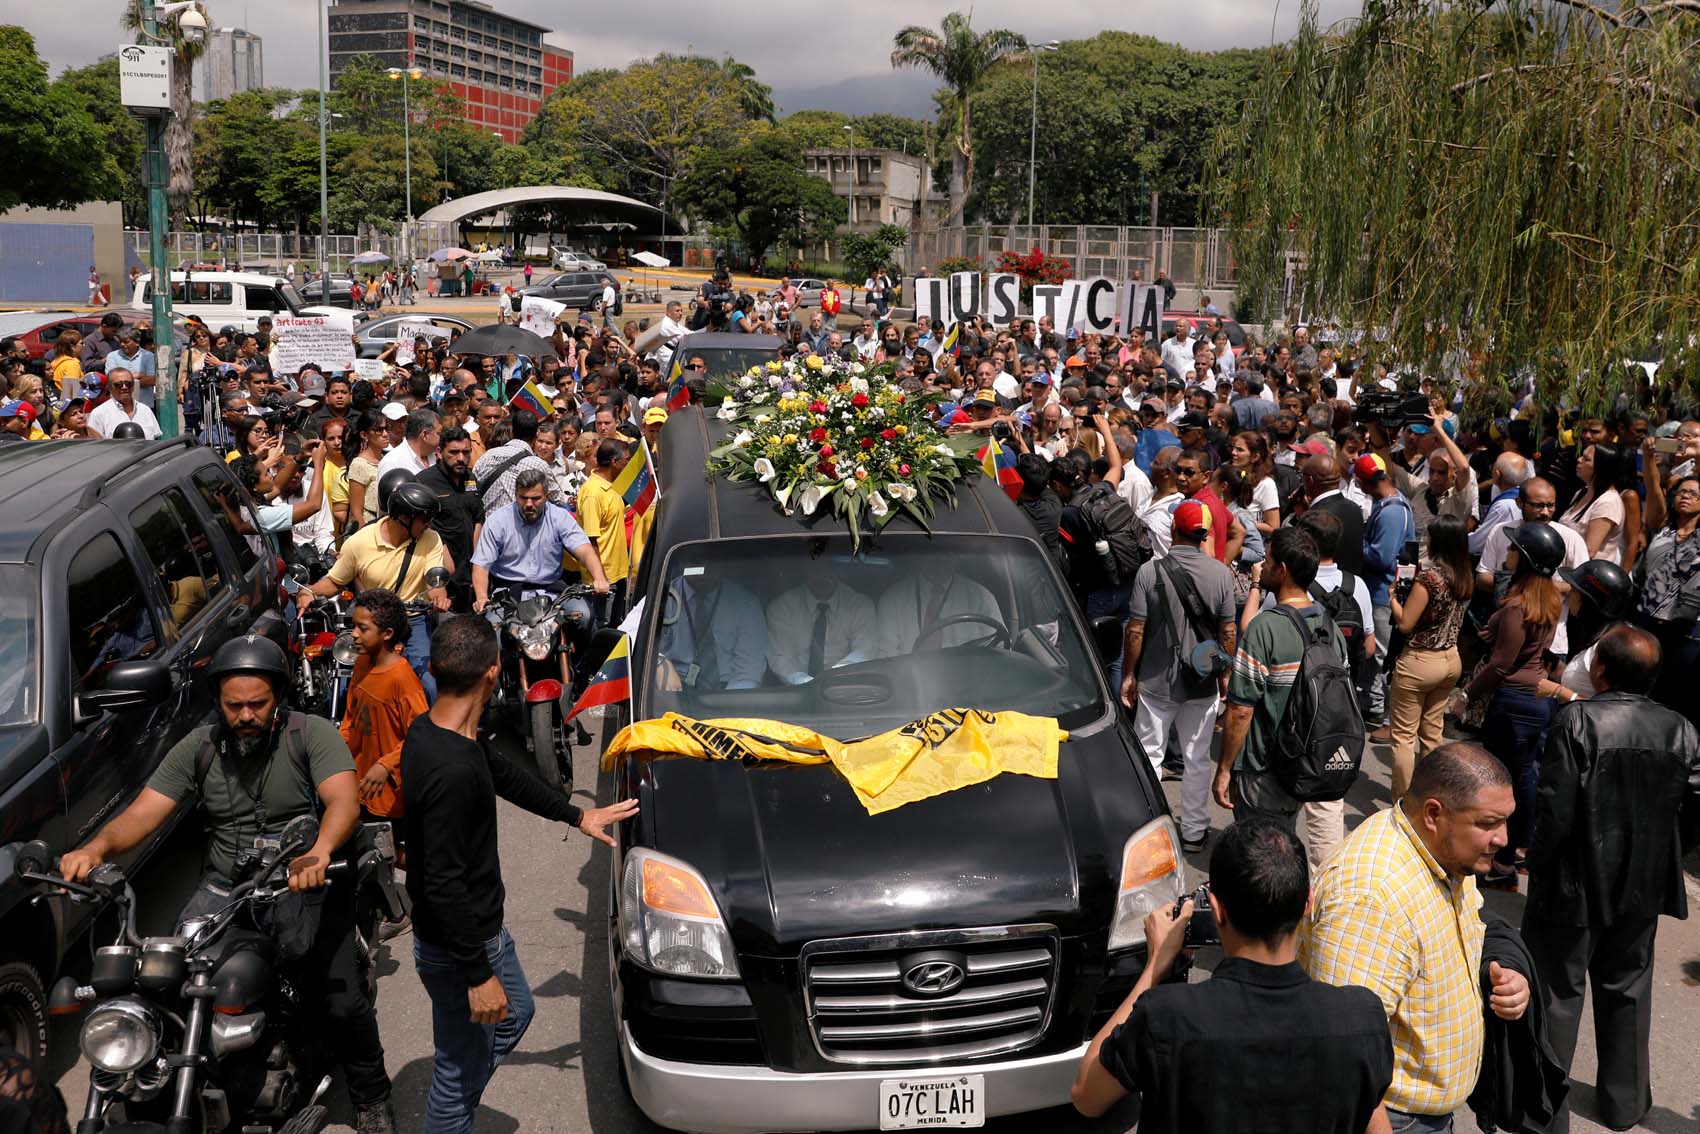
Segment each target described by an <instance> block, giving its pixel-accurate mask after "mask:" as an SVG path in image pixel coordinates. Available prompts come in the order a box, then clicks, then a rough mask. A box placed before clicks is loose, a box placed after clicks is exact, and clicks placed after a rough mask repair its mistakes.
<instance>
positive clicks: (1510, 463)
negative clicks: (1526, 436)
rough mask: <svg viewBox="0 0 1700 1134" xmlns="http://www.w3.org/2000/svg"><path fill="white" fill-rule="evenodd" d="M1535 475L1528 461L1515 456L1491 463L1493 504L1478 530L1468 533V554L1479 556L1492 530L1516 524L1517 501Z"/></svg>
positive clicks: (1497, 458) (1502, 454)
mask: <svg viewBox="0 0 1700 1134" xmlns="http://www.w3.org/2000/svg"><path fill="white" fill-rule="evenodd" d="M1534 475H1535V468H1534V466H1533V465H1532V464H1530V463H1529V459H1528V458H1527V457H1524V456H1522V455H1520V454H1518V453H1501V454H1500V455H1499V456H1498V457H1496V458H1495V459H1494V462H1493V480H1492V481H1491V482H1490V483H1491V484H1492V485H1493V500H1492V502H1491V503H1489V504H1488V510H1487V514H1486V515H1485V516H1483V517H1482V523H1481V526H1480V527H1478V528H1477V529H1476V530H1475V531H1473V532H1471V533H1470V554H1471V555H1480V554H1481V553H1482V544H1483V543H1485V542H1486V541H1487V537H1488V536H1490V535H1492V534H1493V532H1494V530H1495V529H1497V528H1502V527H1504V526H1505V525H1506V524H1515V523H1517V522H1518V517H1519V515H1520V514H1521V513H1520V509H1519V508H1518V504H1517V499H1518V497H1519V496H1521V495H1522V494H1523V485H1524V484H1525V483H1527V482H1528V480H1529V478H1530V477H1532V476H1534Z"/></svg>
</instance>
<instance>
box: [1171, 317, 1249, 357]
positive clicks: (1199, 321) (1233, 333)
mask: <svg viewBox="0 0 1700 1134" xmlns="http://www.w3.org/2000/svg"><path fill="white" fill-rule="evenodd" d="M1213 318H1215V316H1213V315H1206V314H1204V312H1202V311H1165V312H1163V334H1164V336H1168V335H1172V334H1174V333H1175V323H1176V322H1178V321H1179V320H1181V319H1185V320H1186V321H1187V322H1189V323H1191V324H1192V333H1193V334H1195V335H1196V334H1199V333H1200V332H1201V331H1203V329H1204V328H1205V327H1206V326H1208V325H1209V323H1210V320H1211V319H1213ZM1222 330H1224V331H1226V332H1227V335H1228V345H1229V346H1231V347H1233V348H1234V350H1236V351H1238V350H1240V349H1241V348H1243V347H1244V346H1245V328H1244V327H1242V326H1240V325H1239V324H1238V323H1236V322H1235V321H1234V320H1232V319H1227V318H1224V319H1223V320H1222Z"/></svg>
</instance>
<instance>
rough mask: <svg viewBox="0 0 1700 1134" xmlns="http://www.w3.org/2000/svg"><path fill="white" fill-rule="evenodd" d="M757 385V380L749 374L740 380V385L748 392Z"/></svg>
mask: <svg viewBox="0 0 1700 1134" xmlns="http://www.w3.org/2000/svg"><path fill="white" fill-rule="evenodd" d="M755 384H756V380H755V379H754V378H752V377H751V376H750V375H748V374H746V375H744V376H743V377H742V378H740V379H738V385H739V386H740V387H742V388H743V389H745V390H748V389H749V388H750V387H751V386H754V385H755Z"/></svg>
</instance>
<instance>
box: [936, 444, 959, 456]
mask: <svg viewBox="0 0 1700 1134" xmlns="http://www.w3.org/2000/svg"><path fill="white" fill-rule="evenodd" d="M933 452H935V453H937V454H938V455H939V456H941V457H954V456H956V450H954V449H952V448H951V447H950V446H949V445H934V446H933Z"/></svg>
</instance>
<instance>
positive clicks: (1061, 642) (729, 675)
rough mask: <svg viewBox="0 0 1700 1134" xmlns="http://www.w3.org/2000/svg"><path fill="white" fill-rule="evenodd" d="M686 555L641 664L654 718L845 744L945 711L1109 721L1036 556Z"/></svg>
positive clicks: (725, 547)
mask: <svg viewBox="0 0 1700 1134" xmlns="http://www.w3.org/2000/svg"><path fill="white" fill-rule="evenodd" d="M867 542H868V545H867V546H864V548H863V552H862V554H860V555H855V554H852V552H851V547H850V538H849V536H848V535H847V534H845V535H830V536H802V537H789V536H788V537H779V538H758V539H738V540H725V541H722V542H712V543H692V544H684V545H681V546H680V547H678V548H676V549H675V550H674V551H673V552H672V554H671V555H670V556H669V557H668V559H667V563H666V567H665V568H664V570H665V572H666V576H665V577H666V580H667V586H666V591H665V596H664V600H663V602H662V604H661V607H662V608H661V609H660V610H658V611H656V612H655V615H654V617H655V618H656V619H657V623H656V630H655V636H654V638H653V644H652V645H651V647H650V649H649V660H648V663H647V675H646V677H645V680H646V681H647V683H648V690H649V698H650V700H649V702H648V712H649V715H652V716H660V715H661V714H662V713H665V712H670V711H671V712H677V713H682V714H685V715H687V716H692V717H698V718H713V717H759V718H766V719H770V720H779V721H785V722H787V723H790V724H798V725H805V726H808V727H811V728H814V729H816V730H817V731H820V732H822V733H825V734H826V735H829V736H835V737H838V738H840V739H849V738H852V737H857V736H866V735H869V734H872V733H876V732H882V731H884V730H886V729H889V728H895V727H898V726H900V725H903V724H906V723H908V722H910V721H913V720H917V719H919V718H920V717H923V716H925V715H927V714H928V713H932V712H935V711H937V710H940V709H955V708H967V709H984V710H988V711H1002V710H1018V711H1020V712H1025V713H1032V714H1035V715H1040V716H1054V717H1057V718H1058V719H1059V720H1060V722H1061V723H1062V725H1063V727H1065V728H1078V727H1080V726H1081V725H1083V724H1085V723H1087V722H1089V721H1092V720H1095V719H1097V717H1098V716H1099V715H1100V714H1101V713H1102V712H1103V696H1104V695H1103V692H1102V686H1101V684H1100V682H1099V680H1098V678H1097V676H1096V673H1097V665H1096V663H1095V662H1094V661H1093V654H1092V652H1091V651H1090V650H1088V649H1087V647H1086V644H1085V643H1084V642H1083V641H1082V640H1081V638H1080V635H1079V634H1078V633H1077V632H1076V629H1075V624H1074V622H1073V621H1072V619H1071V618H1070V615H1069V611H1068V607H1067V602H1068V600H1067V599H1066V598H1065V597H1064V592H1063V590H1062V585H1061V583H1060V582H1058V581H1057V579H1056V577H1055V576H1054V575H1053V574H1052V572H1051V570H1050V568H1049V567H1048V565H1047V563H1046V561H1045V558H1044V553H1043V552H1042V551H1041V550H1040V548H1039V547H1038V545H1037V544H1035V543H1033V542H1031V541H1028V540H1024V539H1018V538H1014V537H1001V536H960V535H948V536H932V537H929V536H927V535H925V534H923V533H913V534H895V535H887V536H883V537H880V538H878V539H877V540H870V541H867Z"/></svg>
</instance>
